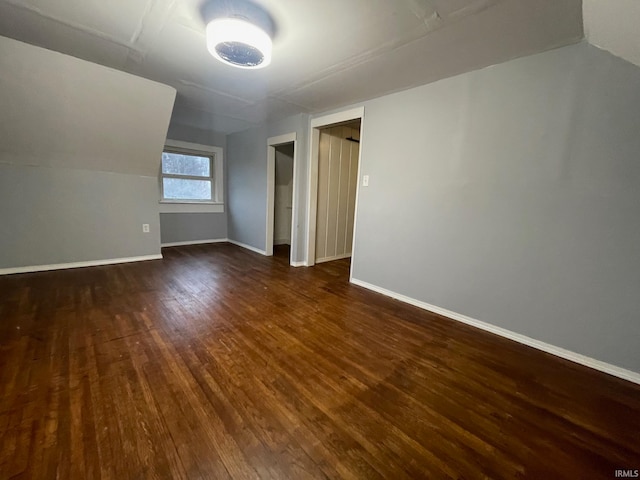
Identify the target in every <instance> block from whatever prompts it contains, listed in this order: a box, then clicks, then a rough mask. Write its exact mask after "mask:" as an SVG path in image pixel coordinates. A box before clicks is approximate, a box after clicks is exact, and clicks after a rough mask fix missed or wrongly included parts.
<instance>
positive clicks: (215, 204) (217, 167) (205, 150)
mask: <svg viewBox="0 0 640 480" xmlns="http://www.w3.org/2000/svg"><path fill="white" fill-rule="evenodd" d="M162 152H168V153H178V154H184V155H192V156H198V157H206V158H209V161H210V169H209V174H210V176H208V177H200V176H195V175H180V174H172V173H167V174H165V173H163V172H162V156H160V168H159V176H158V183H159V188H160V192H159V193H160V195H159V196H160V200H159V203H160V213H200V212H210V213H222V212H224V190H223V188H224V177H223V175H224V171H223V150H222V148H220V147H214V146H210V145H200V144H196V143H189V142H182V141H178V140H167V141H166V143H165V146H164V148H163V149H162ZM164 178H179V179H184V180H210V181H211V200H190V199H178V198H165V196H164V182H163V179H164Z"/></svg>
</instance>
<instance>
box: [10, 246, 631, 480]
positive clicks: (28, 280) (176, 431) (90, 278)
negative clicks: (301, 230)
mask: <svg viewBox="0 0 640 480" xmlns="http://www.w3.org/2000/svg"><path fill="white" fill-rule="evenodd" d="M282 248H283V247H278V248H276V253H277V255H276V256H275V257H273V258H267V257H263V256H260V255H257V254H254V253H252V252H249V251H247V250H243V249H241V248H239V247H236V246H233V245H228V244H216V245H203V246H191V247H178V248H169V249H165V250H164V251H163V254H164V259H163V260H159V261H150V262H143V263H135V264H123V265H113V266H105V267H93V268H84V269H75V270H66V271H57V272H43V273H34V274H22V275H11V276H4V277H0V367H1V368H0V478H1V479H5V478H7V479H12V480H17V479H49V478H51V479H54V478H69V479H89V478H90V479H102V480H109V479H118V480H122V479H129V478H130V479H139V478H145V479H168V478H171V479H190V480H191V479H225V478H229V479H245V478H248V479H249V478H256V479H282V478H291V479H312V478H313V479H315V478H324V479H360V478H363V479H374V478H392V479H402V478H407V479H409V478H430V479H433V478H435V479H438V478H470V479H473V478H478V479H480V478H492V479H512V478H532V479H550V478H553V479H574V478H595V479H598V478H614V475H615V470H617V469H637V468H640V386H638V385H635V384H632V383H629V382H625V381H622V380H620V379H617V378H614V377H611V376H608V375H605V374H602V373H599V372H596V371H594V370H591V369H588V368H586V367H583V366H580V365H577V364H574V363H571V362H568V361H566V360H562V359H559V358H557V357H554V356H552V355H549V354H546V353H543V352H540V351H537V350H534V349H531V348H529V347H526V346H523V345H520V344H517V343H515V342H512V341H509V340H506V339H504V338H501V337H497V336H495V335H492V334H489V333H487V332H483V331H480V330H477V329H474V328H472V327H470V326H467V325H463V324H460V323H458V322H455V321H452V320H449V319H446V318H444V317H440V316H438V315H434V314H430V313H428V312H425V311H423V310H420V309H418V308H415V307H412V306H409V305H406V304H403V303H401V302H398V301H396V300H392V299H389V298H386V297H383V296H380V295H377V294H375V293H372V292H369V291H367V290H365V289H362V288H360V287H357V286H354V285H351V284H349V282H348V269H349V262H348V260H339V261H335V262H328V263H324V264H321V265H317V266H315V267H313V268H292V267H290V266H289V265H288V260H287V255H288V252H286V251H284V252H281V253H282V255H278V253H279V252H280V251H281V249H282Z"/></svg>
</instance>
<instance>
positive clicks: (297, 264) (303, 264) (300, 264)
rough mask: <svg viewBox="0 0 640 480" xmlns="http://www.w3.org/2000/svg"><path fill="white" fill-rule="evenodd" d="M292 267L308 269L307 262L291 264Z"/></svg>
mask: <svg viewBox="0 0 640 480" xmlns="http://www.w3.org/2000/svg"><path fill="white" fill-rule="evenodd" d="M290 265H291V266H292V267H306V266H307V262H291V263H290Z"/></svg>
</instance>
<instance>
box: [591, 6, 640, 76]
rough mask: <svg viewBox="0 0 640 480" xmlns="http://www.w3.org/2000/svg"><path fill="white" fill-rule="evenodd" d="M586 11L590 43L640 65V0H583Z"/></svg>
mask: <svg viewBox="0 0 640 480" xmlns="http://www.w3.org/2000/svg"><path fill="white" fill-rule="evenodd" d="M583 12H584V13H583V15H584V33H585V36H586V37H587V40H588V41H589V43H592V44H593V45H595V46H596V47H600V48H602V49H604V50H608V51H609V52H611V53H613V54H614V55H617V56H618V57H621V58H624V59H625V60H627V61H628V62H631V63H634V64H635V65H638V66H640V2H639V1H638V0H584V1H583Z"/></svg>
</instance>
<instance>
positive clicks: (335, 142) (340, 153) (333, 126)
mask: <svg viewBox="0 0 640 480" xmlns="http://www.w3.org/2000/svg"><path fill="white" fill-rule="evenodd" d="M363 122H364V107H360V108H355V109H353V110H347V111H343V112H338V113H333V114H330V115H326V116H323V117H318V118H314V119H312V120H311V124H310V129H309V130H310V131H309V139H310V157H309V197H308V204H307V205H308V211H307V219H308V223H307V242H308V243H307V257H306V263H307V265H309V266H311V265H315V263H317V262H323V261H330V260H337V259H339V258H346V257H349V256H353V255H355V254H356V252H355V249H354V244H355V243H354V239H355V232H356V218H357V215H356V211H357V205H358V194H359V178H360V158H361V148H360V146H361V145H360V141H361V138H362V135H363V133H362V132H363V127H364V125H363ZM323 159H325V160H326V161H325V160H323ZM323 163H324V164H325V165H324V166H323ZM323 239H324V240H323ZM323 242H324V244H323ZM351 264H352V265H353V262H351Z"/></svg>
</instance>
